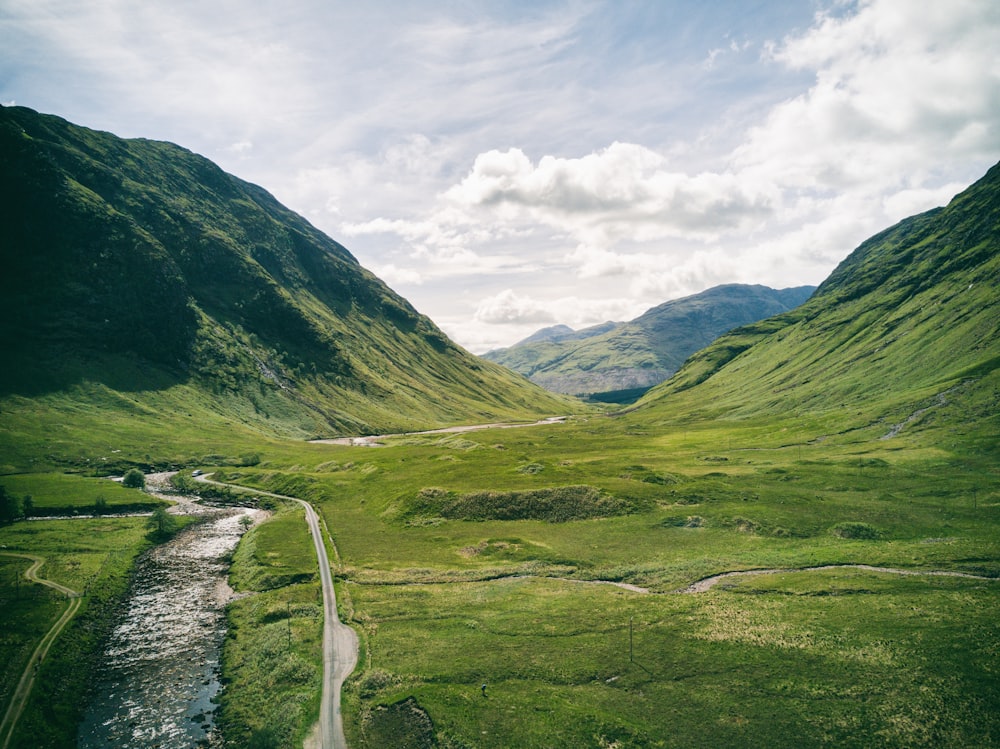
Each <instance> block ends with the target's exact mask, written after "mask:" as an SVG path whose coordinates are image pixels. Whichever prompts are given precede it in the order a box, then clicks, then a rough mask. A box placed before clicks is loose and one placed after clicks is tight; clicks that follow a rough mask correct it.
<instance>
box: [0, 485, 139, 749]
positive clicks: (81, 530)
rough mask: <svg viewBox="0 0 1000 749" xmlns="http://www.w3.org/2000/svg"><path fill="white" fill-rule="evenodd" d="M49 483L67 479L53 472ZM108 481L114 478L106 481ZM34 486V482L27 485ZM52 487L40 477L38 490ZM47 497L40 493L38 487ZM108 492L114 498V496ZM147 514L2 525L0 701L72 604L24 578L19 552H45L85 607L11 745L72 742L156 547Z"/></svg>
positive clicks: (42, 672)
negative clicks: (142, 566)
mask: <svg viewBox="0 0 1000 749" xmlns="http://www.w3.org/2000/svg"><path fill="white" fill-rule="evenodd" d="M50 478H51V481H52V482H55V483H59V482H60V481H61V480H62V479H61V478H56V477H50ZM107 483H110V482H107ZM27 485H28V486H32V487H34V486H35V485H34V484H27ZM46 485H48V483H47V482H46V481H42V482H41V483H40V484H39V485H38V486H39V488H41V487H44V486H46ZM37 493H38V495H39V496H44V493H43V492H42V491H37ZM110 494H111V493H110V492H109V496H110ZM146 520H147V519H146V518H142V517H111V516H107V517H99V518H77V519H66V520H55V519H52V520H49V519H45V520H30V521H22V522H19V523H15V524H13V525H8V526H4V527H0V599H2V600H3V611H4V615H3V629H2V637H0V663H2V664H3V667H2V671H0V704H3V705H4V706H5V707H4V709H6V705H7V704H8V701H9V699H10V697H11V694H12V690H13V688H14V687H15V685H16V684H17V682H18V680H19V679H20V677H21V673H22V672H23V671H24V670H25V668H26V667H28V665H29V662H28V661H29V658H30V657H31V654H32V653H33V652H34V650H35V647H36V646H37V645H38V643H39V642H40V641H41V639H42V637H43V636H44V635H45V633H46V632H48V630H49V629H50V628H51V627H52V625H53V624H54V623H55V622H56V620H57V619H58V618H59V616H60V615H61V614H62V612H63V610H64V609H65V608H66V606H67V605H68V600H67V598H66V596H65V595H63V594H61V593H59V592H57V591H55V590H53V589H51V588H49V587H46V586H43V585H41V584H38V583H33V582H29V581H27V580H25V579H24V577H23V576H24V572H25V570H26V569H27V567H28V566H29V564H30V561H29V560H28V559H24V558H22V557H19V556H14V555H16V554H31V555H34V556H38V557H42V558H43V559H44V560H45V563H44V564H43V565H42V567H41V569H40V570H39V571H38V575H39V576H40V577H42V578H44V579H47V580H52V581H54V582H57V583H59V584H61V585H64V586H66V587H67V588H70V589H72V590H74V591H76V592H77V593H79V594H82V596H83V598H82V606H81V608H80V610H79V612H78V613H77V614H76V616H75V617H74V618H73V619H72V620H71V621H70V623H69V624H68V625H67V627H66V629H65V630H63V632H62V633H61V634H60V635H59V637H58V638H56V640H55V642H54V644H53V646H52V649H51V650H50V651H49V653H48V655H47V656H46V658H45V660H44V661H42V663H41V664H40V666H39V667H38V670H37V672H36V674H35V677H36V681H35V685H34V688H33V690H32V692H31V694H30V697H29V699H28V702H27V704H26V705H25V709H24V713H23V714H22V715H21V717H20V720H19V721H18V723H17V731H16V732H15V733H14V735H13V737H12V740H11V743H10V744H9V746H10V747H12V749H13V748H17V747H24V748H25V749H27V748H28V747H31V748H32V749H37V747H47V746H52V747H58V746H66V745H67V744H70V743H73V742H74V737H75V734H76V725H77V723H78V721H79V719H80V715H81V711H82V709H83V707H84V705H83V704H82V701H81V695H85V694H86V691H87V687H88V684H89V683H90V674H91V672H92V670H93V668H94V665H95V662H96V658H97V657H98V656H99V654H100V647H101V645H102V643H103V639H104V638H105V637H106V636H107V634H108V632H109V628H110V627H111V626H112V623H113V621H114V616H115V612H116V609H117V606H118V605H119V602H120V600H121V598H122V596H123V595H124V594H125V591H126V590H127V588H128V582H129V575H130V572H131V569H132V565H133V563H134V560H135V558H136V557H137V556H138V555H139V554H140V553H141V552H142V551H143V550H145V549H147V548H149V547H150V546H151V545H152V543H153V542H152V540H151V539H150V538H149V536H148V533H147V530H148V529H147V528H146Z"/></svg>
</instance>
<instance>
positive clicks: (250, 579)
mask: <svg viewBox="0 0 1000 749" xmlns="http://www.w3.org/2000/svg"><path fill="white" fill-rule="evenodd" d="M317 573H318V570H317V565H316V553H315V551H314V550H313V545H312V540H311V537H310V535H309V529H308V527H307V526H306V521H305V512H304V510H303V509H302V508H301V507H300V506H298V505H295V506H284V505H282V506H281V507H279V509H278V510H277V511H276V513H275V514H274V515H273V516H272V517H271V518H270V519H269V520H268V521H267V522H265V523H263V524H261V525H258V526H257V527H255V528H253V529H251V530H250V531H248V532H247V533H246V534H245V535H244V537H243V539H242V540H241V542H240V546H239V547H238V549H237V551H236V553H235V554H234V557H233V565H232V567H231V570H230V584H231V585H232V586H233V588H234V590H236V592H237V593H238V594H239V598H237V600H235V601H233V602H232V603H230V604H229V607H228V609H227V619H228V626H229V629H228V633H227V636H226V640H225V643H224V645H223V655H222V667H223V678H224V681H225V689H224V691H223V693H222V701H221V711H220V715H219V722H220V725H221V727H222V729H223V733H224V735H225V736H226V739H227V741H228V742H230V745H231V746H260V747H271V746H302V741H303V739H304V738H305V735H306V733H307V731H308V730H309V728H310V727H311V726H312V724H313V723H314V722H315V721H316V719H317V717H318V715H319V697H320V685H321V678H322V675H323V665H322V664H323V659H322V644H323V602H322V596H321V588H320V584H319V577H318V574H317Z"/></svg>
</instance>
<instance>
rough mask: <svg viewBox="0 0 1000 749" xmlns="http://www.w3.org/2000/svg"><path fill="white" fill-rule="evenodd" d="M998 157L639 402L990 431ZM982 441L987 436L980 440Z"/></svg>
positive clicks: (996, 344) (690, 410)
mask: <svg viewBox="0 0 1000 749" xmlns="http://www.w3.org/2000/svg"><path fill="white" fill-rule="evenodd" d="M997 278H1000V165H997V166H994V167H993V168H992V169H990V170H989V172H988V173H987V174H986V176H984V177H983V178H982V179H981V180H980V181H978V182H976V183H975V184H974V185H972V186H971V187H970V188H968V189H967V190H965V191H964V192H962V193H961V194H959V195H957V196H956V197H955V198H954V199H953V200H952V201H951V202H950V203H949V204H948V206H947V207H945V208H938V209H934V210H931V211H928V212H927V213H923V214H920V215H918V216H914V217H912V218H908V219H906V220H904V221H902V222H900V223H899V224H897V225H896V226H893V227H891V228H890V229H887V230H886V231H883V232H881V233H880V234H878V235H876V236H874V237H872V238H871V239H869V240H867V241H866V242H864V243H863V244H862V245H861V246H859V247H858V248H857V249H856V250H855V251H854V252H853V253H852V254H851V255H850V256H849V257H848V258H847V259H846V260H844V262H843V263H841V264H840V266H839V267H838V268H837V269H836V270H835V271H834V272H833V273H832V274H831V275H830V277H829V278H828V279H827V280H826V281H825V282H824V283H823V284H822V285H821V286H820V287H819V288H818V289H817V290H816V293H815V294H813V296H812V298H811V299H810V300H809V301H808V302H806V303H805V304H804V305H802V306H801V307H799V308H797V309H795V310H793V311H791V312H789V313H786V314H784V315H780V316H778V317H775V318H772V319H769V320H765V321H763V322H760V323H757V324H753V325H748V326H745V327H743V328H740V329H737V330H734V331H732V332H731V333H729V334H728V335H725V336H722V337H721V338H719V339H718V340H717V341H715V342H714V343H713V344H712V345H710V346H708V347H707V348H705V349H704V350H702V351H700V352H698V353H697V354H696V355H695V356H693V357H692V358H691V359H690V360H689V361H688V362H687V364H686V365H685V366H684V368H683V369H681V371H679V372H678V373H677V374H676V375H675V376H674V377H673V378H672V379H671V380H670V381H668V382H666V383H664V384H663V385H662V386H660V387H658V388H656V389H654V390H652V391H650V393H649V394H648V395H647V396H646V397H645V398H644V399H643V401H641V402H640V404H639V409H640V411H641V412H644V413H646V414H648V415H649V416H659V417H661V418H665V419H682V420H690V419H695V418H705V417H713V416H725V417H728V418H748V417H754V416H772V415H775V414H787V415H789V416H793V417H794V416H795V415H805V414H812V415H817V416H822V415H824V414H827V415H831V417H835V418H836V419H838V420H840V421H841V422H842V425H841V428H842V429H848V428H852V429H860V428H864V427H870V428H871V429H872V430H874V431H877V432H880V433H881V435H882V436H886V437H890V436H895V435H898V434H901V433H904V432H907V431H913V430H918V429H921V428H926V427H929V426H931V425H933V424H935V423H937V424H938V425H944V424H948V425H950V426H949V428H952V429H955V430H958V431H961V430H965V429H984V430H985V431H984V432H983V434H986V433H987V432H989V433H992V434H993V435H994V437H995V435H996V434H997V433H1000V429H998V425H997V418H998V416H997V414H998V405H1000V376H998V370H1000V293H998V287H997V283H996V281H997ZM993 442H994V443H995V439H994V440H993Z"/></svg>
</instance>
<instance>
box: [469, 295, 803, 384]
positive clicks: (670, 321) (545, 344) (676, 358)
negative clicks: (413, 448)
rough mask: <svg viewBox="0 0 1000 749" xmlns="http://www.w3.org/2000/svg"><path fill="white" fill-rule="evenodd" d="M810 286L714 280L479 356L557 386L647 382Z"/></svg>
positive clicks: (788, 303) (795, 301)
mask: <svg viewBox="0 0 1000 749" xmlns="http://www.w3.org/2000/svg"><path fill="white" fill-rule="evenodd" d="M812 291H813V287H812V286H800V287H797V288H793V289H782V290H780V291H779V290H775V289H769V288H767V287H766V286H747V285H743V284H728V285H724V286H716V287H715V288H712V289H708V290H707V291H703V292H702V293H700V294H695V295H693V296H689V297H684V298H683V299H675V300H672V301H669V302H666V303H664V304H661V305H659V306H657V307H654V308H652V309H650V310H648V311H647V312H645V313H644V314H642V315H641V316H639V317H637V318H636V319H634V320H632V321H630V322H627V323H621V324H618V325H615V324H613V323H605V324H604V325H602V326H596V327H594V328H587V329H586V330H585V331H579V332H577V333H575V334H573V335H569V334H566V333H565V331H556V333H555V334H554V335H545V336H543V337H542V338H541V339H540V340H539V339H537V338H536V336H538V335H539V334H538V333H536V334H535V336H532V337H531V338H528V339H526V340H525V341H522V342H521V343H519V344H516V345H514V346H512V347H510V348H507V349H501V350H498V351H491V352H489V353H487V354H485V355H484V358H486V359H489V360H490V361H494V362H497V363H499V364H503V365H504V366H506V367H510V368H511V369H513V370H514V371H516V372H520V373H521V374H524V375H526V376H527V377H528V378H529V379H531V381H532V382H535V383H537V384H539V385H542V386H543V387H545V388H547V389H549V390H552V391H553V392H557V393H570V394H574V395H576V394H584V393H599V392H608V391H620V390H630V389H635V388H646V387H650V386H652V385H655V384H657V383H659V382H662V381H663V380H665V379H667V378H668V377H669V376H670V375H672V374H673V373H674V372H676V371H677V369H678V367H680V365H681V364H682V363H683V362H684V360H685V359H687V358H688V357H689V356H690V355H691V354H693V353H694V352H695V351H697V350H698V349H700V348H702V347H704V346H706V345H707V344H709V343H711V342H712V341H713V340H714V339H715V338H716V337H718V336H719V335H721V334H722V333H725V332H726V331H728V330H731V329H732V328H735V327H737V326H739V325H745V324H747V323H749V322H755V321H757V320H761V319H763V318H765V317H770V316H772V315H777V314H779V313H781V312H785V311H787V310H789V309H792V308H793V307H795V306H797V305H799V304H801V303H802V302H804V301H805V300H806V299H808V298H809V295H810V294H811V293H812ZM547 330H551V329H547ZM542 332H543V331H539V333H542ZM532 339H535V340H532Z"/></svg>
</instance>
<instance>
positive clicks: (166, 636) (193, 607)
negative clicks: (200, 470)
mask: <svg viewBox="0 0 1000 749" xmlns="http://www.w3.org/2000/svg"><path fill="white" fill-rule="evenodd" d="M254 512H255V511H254V510H250V509H245V508H235V509H233V508H230V509H225V510H215V511H212V512H211V513H210V517H209V519H207V520H205V521H204V522H200V523H195V524H193V525H191V526H189V527H188V528H186V529H184V530H183V531H181V532H180V533H178V534H177V536H176V537H175V538H173V539H172V540H171V541H169V542H167V543H165V544H162V545H160V546H157V547H155V548H153V549H151V550H150V551H149V552H147V553H146V554H144V555H143V556H142V557H140V559H139V560H138V562H137V565H136V569H135V572H134V576H133V579H132V583H131V588H130V591H129V594H128V597H127V599H126V601H125V604H124V606H123V607H122V612H121V614H120V615H119V620H118V622H117V624H116V626H115V628H114V630H113V632H112V634H111V637H110V640H109V642H108V644H107V646H106V648H105V650H104V654H103V656H102V659H101V663H100V666H99V668H98V671H97V676H96V684H95V689H94V690H93V694H92V697H91V702H90V704H89V705H88V707H87V709H86V712H85V716H84V720H83V723H82V724H81V727H80V734H79V743H78V746H79V747H80V749H97V748H98V747H100V748H101V749H108V748H112V749H126V748H129V749H131V748H132V747H139V746H141V747H148V748H150V749H152V748H153V747H158V748H159V749H188V748H189V747H206V748H211V749H214V748H216V747H220V746H221V745H222V742H221V737H220V736H219V731H218V729H217V727H216V723H215V709H216V705H215V703H214V702H213V698H214V697H216V696H217V695H218V693H219V691H220V690H221V688H222V686H221V683H220V681H219V657H220V653H221V649H222V641H223V638H224V636H225V624H226V622H225V605H226V602H227V601H228V600H229V598H230V596H231V595H232V591H231V590H230V588H229V586H228V584H227V582H226V578H227V573H228V562H227V558H228V554H229V553H230V552H232V550H233V549H234V548H235V547H236V544H237V543H238V542H239V539H240V535H241V534H242V532H243V530H244V528H243V524H242V523H241V520H242V518H244V517H245V516H247V515H252V514H253V513H254Z"/></svg>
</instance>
